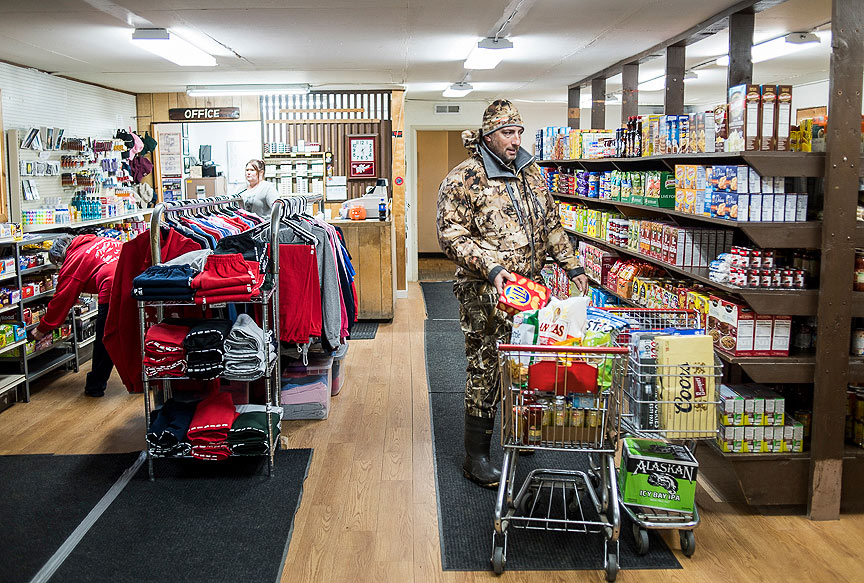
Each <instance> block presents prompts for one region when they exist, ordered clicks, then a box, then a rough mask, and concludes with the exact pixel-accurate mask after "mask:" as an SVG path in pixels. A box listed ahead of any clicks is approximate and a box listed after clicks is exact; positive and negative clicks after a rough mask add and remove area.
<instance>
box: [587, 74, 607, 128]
mask: <svg viewBox="0 0 864 583" xmlns="http://www.w3.org/2000/svg"><path fill="white" fill-rule="evenodd" d="M605 128H606V78H605V77H604V78H601V79H591V129H593V130H602V129H605Z"/></svg>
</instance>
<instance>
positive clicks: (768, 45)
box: [715, 32, 822, 67]
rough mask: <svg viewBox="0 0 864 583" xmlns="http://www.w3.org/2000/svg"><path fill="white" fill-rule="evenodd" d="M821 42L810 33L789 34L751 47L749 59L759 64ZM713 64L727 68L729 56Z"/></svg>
mask: <svg viewBox="0 0 864 583" xmlns="http://www.w3.org/2000/svg"><path fill="white" fill-rule="evenodd" d="M821 42H822V39H821V37H820V36H819V35H817V34H814V33H812V32H790V33H789V34H787V35H786V36H781V37H778V38H775V39H772V40H769V41H765V42H764V43H759V44H758V45H753V48H752V49H751V50H750V59H751V60H752V61H753V62H754V63H761V62H762V61H769V60H771V59H776V58H777V57H782V56H784V55H791V54H792V53H797V52H799V51H803V50H806V49H809V48H812V47H815V46H816V45H818V44H820V43H821ZM715 64H717V65H718V66H719V67H728V66H729V55H723V56H722V57H719V58H718V59H717V60H716V61H715Z"/></svg>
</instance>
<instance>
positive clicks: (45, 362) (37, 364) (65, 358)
mask: <svg viewBox="0 0 864 583" xmlns="http://www.w3.org/2000/svg"><path fill="white" fill-rule="evenodd" d="M52 348H56V347H53V346H52ZM46 356H47V357H46ZM73 360H75V353H74V352H68V353H63V354H61V355H59V356H52V355H50V354H47V352H46V354H42V355H41V358H40V359H35V360H34V361H33V362H31V363H30V365H29V367H28V372H27V380H28V381H30V382H31V383H32V382H33V381H35V380H36V379H38V378H39V377H41V376H42V375H45V374H47V373H49V372H51V371H52V370H54V369H56V368H58V367H60V366H62V365H64V364H67V363H69V362H72V361H73Z"/></svg>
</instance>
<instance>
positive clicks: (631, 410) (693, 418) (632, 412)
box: [594, 308, 723, 557]
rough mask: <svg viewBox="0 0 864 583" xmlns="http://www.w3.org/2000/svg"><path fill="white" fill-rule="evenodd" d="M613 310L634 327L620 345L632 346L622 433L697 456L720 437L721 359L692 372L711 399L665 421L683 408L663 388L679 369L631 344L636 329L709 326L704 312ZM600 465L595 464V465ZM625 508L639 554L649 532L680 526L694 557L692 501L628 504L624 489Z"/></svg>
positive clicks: (622, 336)
mask: <svg viewBox="0 0 864 583" xmlns="http://www.w3.org/2000/svg"><path fill="white" fill-rule="evenodd" d="M608 311H609V312H611V313H613V314H615V315H617V316H620V317H622V318H624V319H626V320H628V321H629V322H631V325H630V326H628V328H626V329H625V330H624V331H622V332H621V333H620V334H619V335H618V338H617V343H618V344H619V345H623V344H624V343H628V344H631V346H630V353H629V356H628V358H627V371H626V374H625V375H624V378H625V383H624V389H623V390H624V399H623V403H622V411H621V415H620V417H619V419H620V422H621V426H620V434H621V436H622V437H627V436H632V437H639V438H648V439H662V440H664V441H668V442H670V443H674V444H679V445H684V446H685V447H687V449H688V451H689V452H690V453H691V454H692V453H693V452H695V449H696V445H697V443H698V442H699V441H703V440H708V439H715V438H716V437H717V435H718V431H719V428H718V427H717V413H718V411H717V407H718V405H719V399H718V397H717V396H716V395H718V394H719V387H720V380H721V376H722V372H723V367H722V363H721V361H720V360H719V359H718V358H717V357H716V356H715V357H714V361H713V365H706V366H702V367H699V368H698V369H694V370H693V371H691V372H692V376H693V377H696V378H700V379H704V382H705V384H706V386H708V387H713V389H714V390H713V395H714V396H713V397H711V396H710V393H709V394H708V395H706V398H703V399H699V400H698V402H696V403H694V404H693V407H694V409H693V411H692V414H690V415H679V416H677V419H676V421H675V422H674V423H671V424H665V423H664V419H665V417H664V416H663V415H662V412H663V411H664V410H666V409H673V408H676V407H678V406H680V403H678V402H676V401H673V400H665V401H664V400H662V399H661V395H662V394H663V393H662V387H670V386H673V382H677V381H678V380H679V378H678V376H679V375H678V372H679V371H675V370H673V369H674V368H675V367H670V366H658V365H656V364H653V363H652V362H651V360H652V359H650V358H649V359H644V358H642V359H640V355H639V352H638V347H636V346H633V345H632V343H630V339H631V335H632V334H634V333H635V332H637V331H641V332H651V331H661V330H664V329H667V328H679V329H697V330H698V329H704V324H703V322H702V319H701V317H700V315H699V314H698V313H697V312H694V311H692V310H650V309H626V308H613V309H609V310H608ZM598 465H599V464H597V463H595V464H594V467H595V468H596V467H597V466H598ZM619 496H620V499H621V500H622V502H621V506H622V507H623V508H624V512H625V514H627V516H628V517H629V518H630V521H631V522H632V525H633V526H632V528H633V536H634V538H635V539H636V550H637V552H638V553H639V554H640V555H644V554H646V553H647V552H648V548H649V543H648V530H655V529H657V530H678V535H679V539H680V542H681V551H682V552H683V553H684V555H685V556H687V557H690V556H692V555H693V553H694V552H695V550H696V537H695V535H694V533H693V529H695V528H696V526H698V525H699V511H698V509H697V507H696V505H695V504H694V505H693V509H692V511H675V510H663V509H657V508H648V507H645V506H639V505H635V504H628V503H625V502H624V501H623V500H624V496H623V493H619Z"/></svg>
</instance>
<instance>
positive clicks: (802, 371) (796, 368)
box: [715, 350, 816, 383]
mask: <svg viewBox="0 0 864 583" xmlns="http://www.w3.org/2000/svg"><path fill="white" fill-rule="evenodd" d="M715 352H716V354H717V356H719V357H720V358H721V359H722V360H724V361H726V362H728V363H731V364H737V365H738V366H740V367H741V368H742V370H744V372H746V373H747V375H748V376H749V377H750V378H751V379H753V382H756V383H812V382H813V376H814V373H815V372H816V358H815V357H814V356H813V355H812V354H803V355H791V356H730V355H729V354H726V353H725V352H721V351H719V350H718V351H715Z"/></svg>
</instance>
